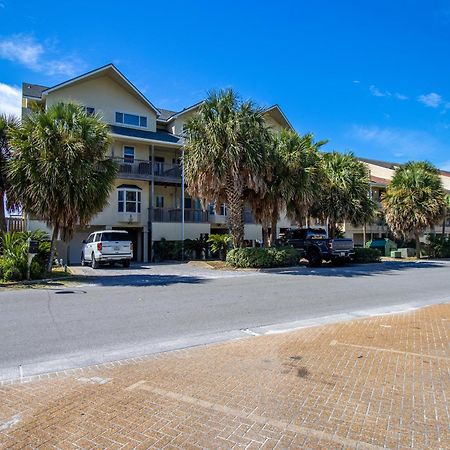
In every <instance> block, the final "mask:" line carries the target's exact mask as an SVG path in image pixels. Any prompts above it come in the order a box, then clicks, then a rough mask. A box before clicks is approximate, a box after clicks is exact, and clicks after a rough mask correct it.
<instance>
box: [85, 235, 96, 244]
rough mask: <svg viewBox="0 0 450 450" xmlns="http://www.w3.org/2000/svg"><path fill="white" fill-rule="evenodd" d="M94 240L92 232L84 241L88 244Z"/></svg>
mask: <svg viewBox="0 0 450 450" xmlns="http://www.w3.org/2000/svg"><path fill="white" fill-rule="evenodd" d="M93 241H94V234H91V235H90V236H89V237H88V240H87V241H86V242H87V243H88V244H90V243H91V242H93Z"/></svg>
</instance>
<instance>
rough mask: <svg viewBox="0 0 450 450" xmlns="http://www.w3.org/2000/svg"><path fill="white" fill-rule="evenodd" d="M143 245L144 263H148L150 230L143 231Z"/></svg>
mask: <svg viewBox="0 0 450 450" xmlns="http://www.w3.org/2000/svg"><path fill="white" fill-rule="evenodd" d="M142 240H143V245H144V262H145V263H148V230H147V229H146V228H145V227H144V231H143V239H142Z"/></svg>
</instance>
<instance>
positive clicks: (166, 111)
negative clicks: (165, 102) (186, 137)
mask: <svg viewBox="0 0 450 450" xmlns="http://www.w3.org/2000/svg"><path fill="white" fill-rule="evenodd" d="M158 110H159V112H160V113H161V114H160V116H159V117H158V120H163V121H166V120H167V119H168V118H169V117H172V116H173V115H174V114H176V113H177V112H176V111H171V110H170V109H164V108H158Z"/></svg>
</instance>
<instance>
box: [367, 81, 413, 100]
mask: <svg viewBox="0 0 450 450" xmlns="http://www.w3.org/2000/svg"><path fill="white" fill-rule="evenodd" d="M369 91H370V93H371V94H372V95H373V96H374V97H394V98H396V99H397V100H408V97H407V96H406V95H403V94H400V93H399V92H394V93H392V92H389V91H382V90H380V89H378V88H377V87H376V86H375V85H374V84H371V85H370V86H369Z"/></svg>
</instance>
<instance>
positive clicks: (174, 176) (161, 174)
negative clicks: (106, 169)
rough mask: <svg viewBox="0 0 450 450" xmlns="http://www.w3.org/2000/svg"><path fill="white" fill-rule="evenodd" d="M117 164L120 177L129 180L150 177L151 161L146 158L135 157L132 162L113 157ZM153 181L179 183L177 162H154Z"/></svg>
mask: <svg viewBox="0 0 450 450" xmlns="http://www.w3.org/2000/svg"><path fill="white" fill-rule="evenodd" d="M113 160H114V161H116V163H117V165H118V166H119V171H118V176H119V177H120V178H125V179H130V180H147V181H150V180H151V179H152V163H151V161H148V160H143V159H135V160H134V161H133V162H129V161H127V160H126V159H125V158H113ZM153 175H154V176H155V181H160V182H166V183H167V182H169V183H180V182H181V166H180V165H179V164H166V163H160V162H157V163H155V167H154V170H153Z"/></svg>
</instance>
